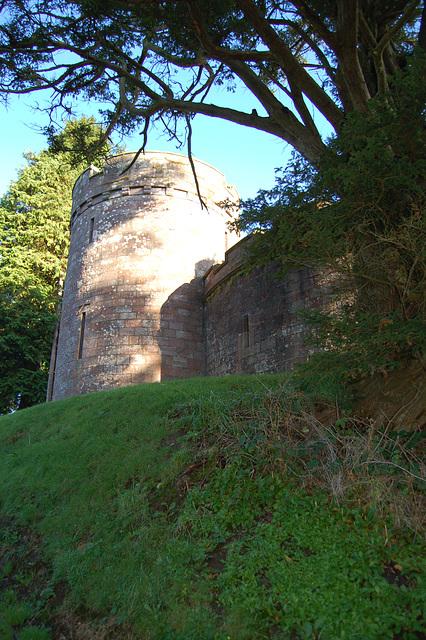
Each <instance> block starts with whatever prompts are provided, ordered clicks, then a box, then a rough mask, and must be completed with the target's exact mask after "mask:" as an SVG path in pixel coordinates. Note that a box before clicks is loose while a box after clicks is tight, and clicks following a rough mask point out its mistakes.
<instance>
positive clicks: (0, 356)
mask: <svg viewBox="0 0 426 640" xmlns="http://www.w3.org/2000/svg"><path fill="white" fill-rule="evenodd" d="M99 135H100V130H99V128H98V127H96V125H95V124H94V121H93V120H91V119H86V118H82V119H81V120H79V121H69V122H68V123H67V124H66V126H65V129H64V131H63V133H62V134H60V135H59V136H57V137H56V138H53V139H52V142H51V145H50V146H49V148H48V149H46V150H45V151H42V152H41V153H40V154H38V155H35V154H33V153H27V154H26V155H25V158H26V160H27V165H26V166H25V167H24V168H23V169H22V170H21V171H20V172H19V175H18V178H17V180H16V181H15V182H13V183H12V184H11V185H10V187H9V189H8V191H7V193H6V194H5V195H4V196H3V197H2V198H1V200H0V413H7V412H8V411H10V410H15V409H18V408H25V407H27V406H30V405H32V404H35V403H36V402H41V401H43V400H44V399H45V396H46V383H47V374H48V368H49V359H50V350H51V344H52V336H53V330H54V327H55V323H56V321H57V314H56V306H57V302H58V298H60V295H61V288H62V285H61V283H62V282H63V280H64V278H65V272H66V265H67V256H68V246H69V218H70V211H71V192H72V187H73V185H74V182H75V180H76V178H77V177H78V175H79V174H80V173H81V171H82V170H83V169H85V168H86V166H87V160H86V158H85V152H84V149H86V153H87V149H88V148H89V147H93V146H94V145H96V144H97V142H98V140H99ZM109 150H110V147H109V146H108V145H104V146H103V147H102V148H101V149H100V151H99V152H98V155H97V159H98V160H99V161H100V162H102V159H103V158H105V157H106V156H107V155H108V152H109Z"/></svg>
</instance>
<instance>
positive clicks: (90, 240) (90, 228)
mask: <svg viewBox="0 0 426 640" xmlns="http://www.w3.org/2000/svg"><path fill="white" fill-rule="evenodd" d="M94 230H95V218H90V223H89V243H90V242H93V232H94Z"/></svg>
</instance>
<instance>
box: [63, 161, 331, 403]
mask: <svg viewBox="0 0 426 640" xmlns="http://www.w3.org/2000/svg"><path fill="white" fill-rule="evenodd" d="M133 159H134V154H120V155H118V156H114V157H112V158H110V159H109V160H108V161H107V163H106V164H105V165H104V167H103V169H102V171H100V170H98V169H96V168H95V167H91V168H90V169H88V170H87V171H85V172H84V173H83V174H82V175H81V176H80V178H79V179H78V180H77V182H76V185H75V187H74V192H73V211H72V216H71V244H70V254H69V260H68V270H67V277H66V281H65V289H64V298H63V306H62V316H61V324H60V330H59V341H58V348H57V359H56V369H55V373H54V382H53V394H52V398H53V399H54V400H56V399H59V398H65V397H68V396H73V395H79V394H83V393H88V392H91V391H99V390H101V389H109V388H114V387H120V386H125V385H130V384H138V383H141V382H156V381H161V380H176V379H179V378H186V377H191V376H199V375H207V376H224V375H229V374H249V373H264V372H277V371H286V370H289V369H290V368H291V367H292V365H293V364H294V363H295V362H300V361H303V360H305V359H306V356H307V348H306V346H305V344H304V336H305V328H304V326H303V324H302V322H301V320H300V318H299V317H298V315H297V312H298V311H300V310H302V309H308V308H315V307H317V306H318V305H320V304H321V302H322V299H323V293H322V291H321V288H320V283H319V277H318V274H317V273H316V272H315V271H314V270H313V269H302V270H298V271H294V272H292V273H290V274H289V275H288V276H287V277H286V278H285V279H277V278H276V272H277V267H276V265H275V264H273V263H271V264H269V265H267V266H264V267H258V268H256V269H254V270H252V271H250V272H249V273H246V272H245V271H244V270H242V267H243V265H244V263H245V262H246V250H247V246H248V243H249V242H250V238H246V239H243V240H240V241H239V242H237V240H238V238H237V237H236V236H234V235H232V234H230V233H229V232H228V228H227V221H228V220H229V217H228V216H227V213H226V211H224V210H223V209H222V208H221V207H220V206H219V205H218V203H219V202H221V201H224V200H226V199H230V200H231V201H235V200H237V199H238V194H237V192H236V190H235V189H234V188H233V187H230V186H227V185H226V182H225V178H224V176H223V175H222V174H221V173H220V172H219V171H217V170H216V169H214V168H213V167H211V166H209V165H206V164H205V163H203V162H200V161H195V162H196V172H197V178H198V182H199V186H200V191H201V194H202V197H203V200H204V201H205V202H206V204H207V207H208V209H205V208H201V205H200V201H199V197H198V194H197V190H196V186H195V182H194V178H193V175H192V171H191V167H190V164H189V161H188V159H187V158H186V157H185V156H182V155H180V154H174V153H161V152H147V153H146V154H145V155H144V156H140V157H139V158H138V159H137V161H136V162H135V163H134V164H133V165H132V166H131V168H130V169H129V164H130V163H131V161H132V160H133ZM228 246H230V247H231V248H230V249H228V250H227V251H226V253H225V250H226V249H227V247H228ZM223 260H224V261H223ZM222 261H223V262H222Z"/></svg>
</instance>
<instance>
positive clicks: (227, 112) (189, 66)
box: [0, 0, 426, 164]
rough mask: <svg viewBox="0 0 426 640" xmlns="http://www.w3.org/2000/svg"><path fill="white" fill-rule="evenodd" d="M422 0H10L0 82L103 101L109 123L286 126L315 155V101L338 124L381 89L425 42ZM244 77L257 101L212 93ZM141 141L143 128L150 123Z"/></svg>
mask: <svg viewBox="0 0 426 640" xmlns="http://www.w3.org/2000/svg"><path fill="white" fill-rule="evenodd" d="M421 14H422V9H421V1H420V0H411V1H410V2H407V1H406V0H321V2H319V1H318V0H293V1H292V2H276V1H275V0H185V1H183V0H178V1H172V0H117V1H112V0H102V1H100V0H76V1H74V2H63V1H62V0H19V1H18V0H4V1H3V2H2V3H1V15H2V24H1V26H0V62H1V72H0V93H1V95H2V97H3V99H5V100H7V97H8V95H10V94H26V93H31V92H39V91H40V90H43V89H45V90H48V91H49V92H50V93H51V94H52V108H55V107H60V108H62V109H66V110H70V109H71V107H72V103H73V101H74V100H75V99H77V98H78V97H79V98H81V99H83V100H88V101H90V100H93V99H96V100H101V101H104V102H106V103H109V104H110V107H109V108H106V109H105V110H104V112H103V117H104V120H105V129H104V133H105V136H108V134H109V133H110V131H111V128H112V127H116V128H119V129H120V130H121V131H122V132H123V133H128V132H129V131H130V130H132V129H135V128H140V129H142V130H143V131H144V132H145V134H146V133H147V131H148V129H149V126H150V123H153V122H157V123H160V124H161V125H162V126H164V127H165V128H166V130H168V131H169V133H171V134H172V135H175V134H176V122H177V120H178V118H179V117H184V118H185V119H186V122H187V124H188V126H190V120H191V118H192V117H193V116H194V115H196V114H198V113H200V114H204V115H207V116H211V117H217V118H223V119H226V120H229V121H231V122H235V123H239V124H242V125H245V126H248V127H254V128H256V129H258V130H260V131H265V132H268V133H270V134H273V135H275V136H277V137H278V138H281V139H282V140H285V141H286V142H288V143H289V144H290V145H292V146H293V147H294V148H295V149H296V150H297V151H298V152H300V153H301V154H302V155H303V156H304V157H305V158H306V159H307V160H308V161H309V162H311V163H313V164H316V163H317V162H318V160H319V158H320V157H321V156H322V154H323V153H324V150H325V146H324V140H323V138H322V136H321V131H320V127H319V125H318V122H319V121H320V119H318V118H316V117H315V112H317V113H318V112H319V113H321V114H322V116H323V117H324V118H325V119H326V120H327V121H328V122H329V124H330V125H331V128H332V130H334V131H335V132H336V133H338V132H339V131H340V130H341V127H342V124H343V122H344V120H345V116H346V115H347V114H348V113H349V112H351V111H360V112H366V110H367V104H368V102H369V100H370V99H371V98H372V97H374V96H376V95H379V94H385V93H387V92H388V91H389V80H390V78H392V76H394V75H395V74H396V73H397V72H398V71H399V70H400V69H402V68H404V66H405V65H406V61H407V56H408V55H409V54H410V52H411V51H412V49H413V46H414V45H417V46H419V47H420V48H423V49H425V48H426V25H425V24H424V14H425V10H424V9H423V17H422V15H421ZM236 79H239V81H241V82H242V83H243V85H245V87H247V88H248V90H249V91H250V92H251V93H252V94H253V95H254V96H255V97H256V98H257V100H258V101H259V113H258V111H257V110H256V109H254V110H253V111H252V112H251V113H246V112H243V111H241V110H238V109H233V108H225V107H223V106H221V105H220V104H219V103H218V102H217V101H216V102H211V101H210V96H211V94H212V91H211V90H212V87H214V86H217V85H226V86H227V87H228V88H229V89H230V90H232V89H233V87H234V83H235V80H236ZM145 142H146V137H145Z"/></svg>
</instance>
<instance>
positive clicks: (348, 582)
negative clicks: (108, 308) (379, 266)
mask: <svg viewBox="0 0 426 640" xmlns="http://www.w3.org/2000/svg"><path fill="white" fill-rule="evenodd" d="M349 427H350V425H349V424H348V423H347V422H345V421H343V422H342V421H340V425H339V426H338V427H336V429H335V430H334V432H333V433H331V432H330V429H328V431H327V430H324V429H323V430H321V429H319V427H318V425H316V423H315V419H314V418H313V417H312V414H311V413H310V404H309V401H308V400H307V399H306V398H305V397H303V396H302V395H301V393H300V392H299V391H298V390H297V389H294V388H293V387H292V385H291V381H288V379H287V378H285V377H283V376H260V377H246V376H245V377H230V378H222V379H192V380H187V381H179V382H175V383H166V384H153V385H141V386H137V387H128V388H126V389H118V390H115V391H108V392H101V393H96V394H90V395H87V396H83V397H79V398H71V399H69V400H62V401H58V402H55V403H51V404H49V405H43V406H36V407H33V408H31V409H28V410H25V411H22V412H18V413H16V414H13V415H10V416H3V417H1V418H0V487H1V488H0V518H1V521H2V523H3V530H2V537H1V540H0V546H1V547H3V549H2V550H1V548H0V558H2V559H0V576H2V580H3V591H1V589H0V595H1V596H2V597H1V600H0V602H1V608H0V625H1V624H3V627H4V629H6V630H5V631H4V634H5V638H7V637H8V636H7V635H6V634H7V633H9V634H10V633H12V631H11V629H12V630H14V632H15V633H19V634H20V636H19V637H22V638H34V639H35V638H40V640H45V639H46V640H47V639H52V640H53V638H55V637H56V636H55V633H57V635H59V633H58V632H57V629H58V628H59V627H58V625H59V626H60V624H65V623H63V620H65V619H66V620H71V621H72V622H69V623H68V624H69V625H72V624H75V623H76V621H77V620H79V624H80V622H81V621H82V620H83V622H84V629H85V635H84V636H82V637H85V638H88V639H89V638H93V639H96V638H98V637H99V638H100V637H102V638H109V637H110V638H111V639H114V640H119V639H120V638H123V639H124V638H126V639H127V638H134V639H135V640H138V639H139V638H140V639H145V638H146V639H152V640H191V639H194V640H204V639H205V640H208V639H211V640H228V638H230V639H232V640H256V639H259V640H260V639H261V638H273V639H277V640H278V639H283V640H284V639H288V640H290V639H295V640H298V639H304V638H306V639H307V638H321V639H322V640H326V639H329V640H340V639H342V640H343V639H349V640H356V639H363V640H369V639H378V640H381V639H383V640H385V639H389V640H391V639H393V638H397V639H398V640H411V639H413V640H416V639H417V640H418V639H420V638H422V637H424V636H422V635H421V630H422V619H421V616H422V603H423V602H424V601H425V589H424V571H423V570H422V567H421V557H422V551H424V547H423V543H422V538H421V535H420V533H419V526H418V524H415V526H414V525H413V526H408V525H409V524H410V523H411V524H412V522H413V510H414V507H413V504H418V503H419V486H418V485H419V481H418V480H416V479H415V477H417V476H418V474H419V471H418V466H416V464H417V458H416V451H417V450H416V451H414V452H413V451H412V452H411V453H412V460H411V462H410V464H411V466H409V462H407V460H405V463H404V464H405V468H406V473H404V472H399V475H398V474H397V471H398V469H397V467H395V466H391V467H389V462H390V461H391V460H393V459H395V458H392V455H394V454H395V447H393V445H392V446H390V445H389V447H388V448H387V449H386V447H384V441H383V438H382V436H377V442H379V440H380V438H381V440H380V443H379V444H380V455H381V456H382V457H381V458H380V460H377V459H376V458H377V456H378V454H379V448H378V446H377V447H375V448H374V447H373V446H372V441H373V440H372V439H374V436H373V435H372V434H371V433H370V432H369V433H368V434H366V435H365V436H362V437H361V436H360V437H359V438H358V439H356V438H355V436H354V432H350V429H349ZM348 433H349V435H348ZM386 441H387V440H386ZM392 442H394V441H392ZM342 443H343V444H342ZM349 445H350V446H349ZM363 447H364V448H363ZM392 447H393V448H392ZM348 451H350V454H349V453H348ZM369 451H370V452H371V451H373V452H374V456H375V459H374V462H375V463H377V462H380V464H374V465H373V464H370V462H371V461H372V458H369V457H368V455H369ZM400 466H402V465H400ZM410 473H411V475H410ZM355 476H356V480H355V479H354V478H355ZM351 479H352V480H351ZM391 489H392V493H391V494H390V491H391ZM389 495H391V498H392V499H391V500H390V499H389ZM378 496H379V497H378ZM398 500H399V503H398ZM394 503H395V504H397V503H398V504H404V505H405V506H404V508H405V510H407V508H408V507H407V505H411V512H410V518H411V520H410V518H408V517H407V518H406V520H405V521H403V520H401V517H400V515H401V513H400V511H398V512H396V511H395V509H393V507H392V508H390V507H389V504H394ZM407 523H408V524H407ZM29 547H30V548H31V549H32V551H31V554H32V556H31V554H30V556H31V557H30V556H28V557H27V558H26V561H25V562H22V560H21V561H20V560H19V558H20V557H21V558H22V557H23V556H22V554H23V553H24V551H23V550H24V549H25V548H27V549H28V548H29ZM1 551H3V553H1ZM27 555H28V554H27ZM23 565H24V566H23ZM31 567H32V569H31ZM41 567H42V568H43V569H41ZM37 576H38V577H37ZM31 585H32V586H31ZM8 625H9V626H8ZM108 625H109V626H108ZM82 628H83V627H82ZM7 629H9V631H7ZM17 629H18V631H16V630H17ZM49 629H51V630H50V631H49ZM106 629H111V631H110V635H108V634H107V632H106V631H105V630H106ZM31 633H32V634H33V635H31ZM37 634H38V635H37ZM97 634H98V635H97ZM102 634H103V635H102ZM0 636H1V634H0ZM12 637H13V634H12Z"/></svg>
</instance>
